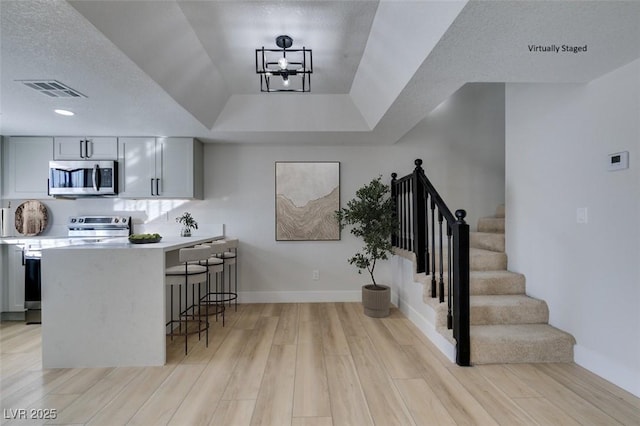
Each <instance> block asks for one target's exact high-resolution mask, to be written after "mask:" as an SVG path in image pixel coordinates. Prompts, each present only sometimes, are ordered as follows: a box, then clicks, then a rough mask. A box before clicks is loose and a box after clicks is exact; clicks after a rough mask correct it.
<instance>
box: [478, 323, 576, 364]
mask: <svg viewBox="0 0 640 426" xmlns="http://www.w3.org/2000/svg"><path fill="white" fill-rule="evenodd" d="M575 343H576V340H575V339H574V338H573V336H572V335H570V334H569V333H565V332H564V331H561V330H558V329H557V328H555V327H552V326H550V325H548V324H515V325H473V326H471V362H472V363H473V364H497V363H534V362H573V345H575Z"/></svg>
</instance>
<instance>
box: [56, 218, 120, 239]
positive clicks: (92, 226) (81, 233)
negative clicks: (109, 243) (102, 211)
mask: <svg viewBox="0 0 640 426" xmlns="http://www.w3.org/2000/svg"><path fill="white" fill-rule="evenodd" d="M67 229H69V233H68V235H69V237H83V238H94V239H99V238H100V237H105V238H106V237H127V236H129V235H130V234H131V218H130V217H126V216H72V217H70V218H69V221H68V222H67Z"/></svg>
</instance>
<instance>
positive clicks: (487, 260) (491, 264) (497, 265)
mask: <svg viewBox="0 0 640 426" xmlns="http://www.w3.org/2000/svg"><path fill="white" fill-rule="evenodd" d="M445 253H446V252H445ZM435 260H436V262H435V268H434V270H435V273H436V276H440V256H438V255H436V259H435ZM429 263H431V257H429ZM442 265H443V273H444V274H446V273H447V271H448V269H449V261H448V259H447V257H446V254H445V257H444V259H442ZM469 268H470V269H471V270H472V271H504V270H506V269H507V255H506V253H497V252H489V251H485V252H482V253H474V252H473V251H472V252H471V253H470V259H469Z"/></svg>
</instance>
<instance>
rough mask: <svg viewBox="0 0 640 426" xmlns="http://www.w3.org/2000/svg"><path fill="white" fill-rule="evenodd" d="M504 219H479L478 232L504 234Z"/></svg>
mask: <svg viewBox="0 0 640 426" xmlns="http://www.w3.org/2000/svg"><path fill="white" fill-rule="evenodd" d="M504 228H505V226H504V219H503V218H500V217H483V218H480V219H478V232H493V233H501V234H504Z"/></svg>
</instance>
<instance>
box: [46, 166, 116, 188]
mask: <svg viewBox="0 0 640 426" xmlns="http://www.w3.org/2000/svg"><path fill="white" fill-rule="evenodd" d="M117 180H118V163H117V162H116V161H91V160H84V161H49V195H53V196H82V195H116V194H117V193H118V184H117V183H118V182H117Z"/></svg>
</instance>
